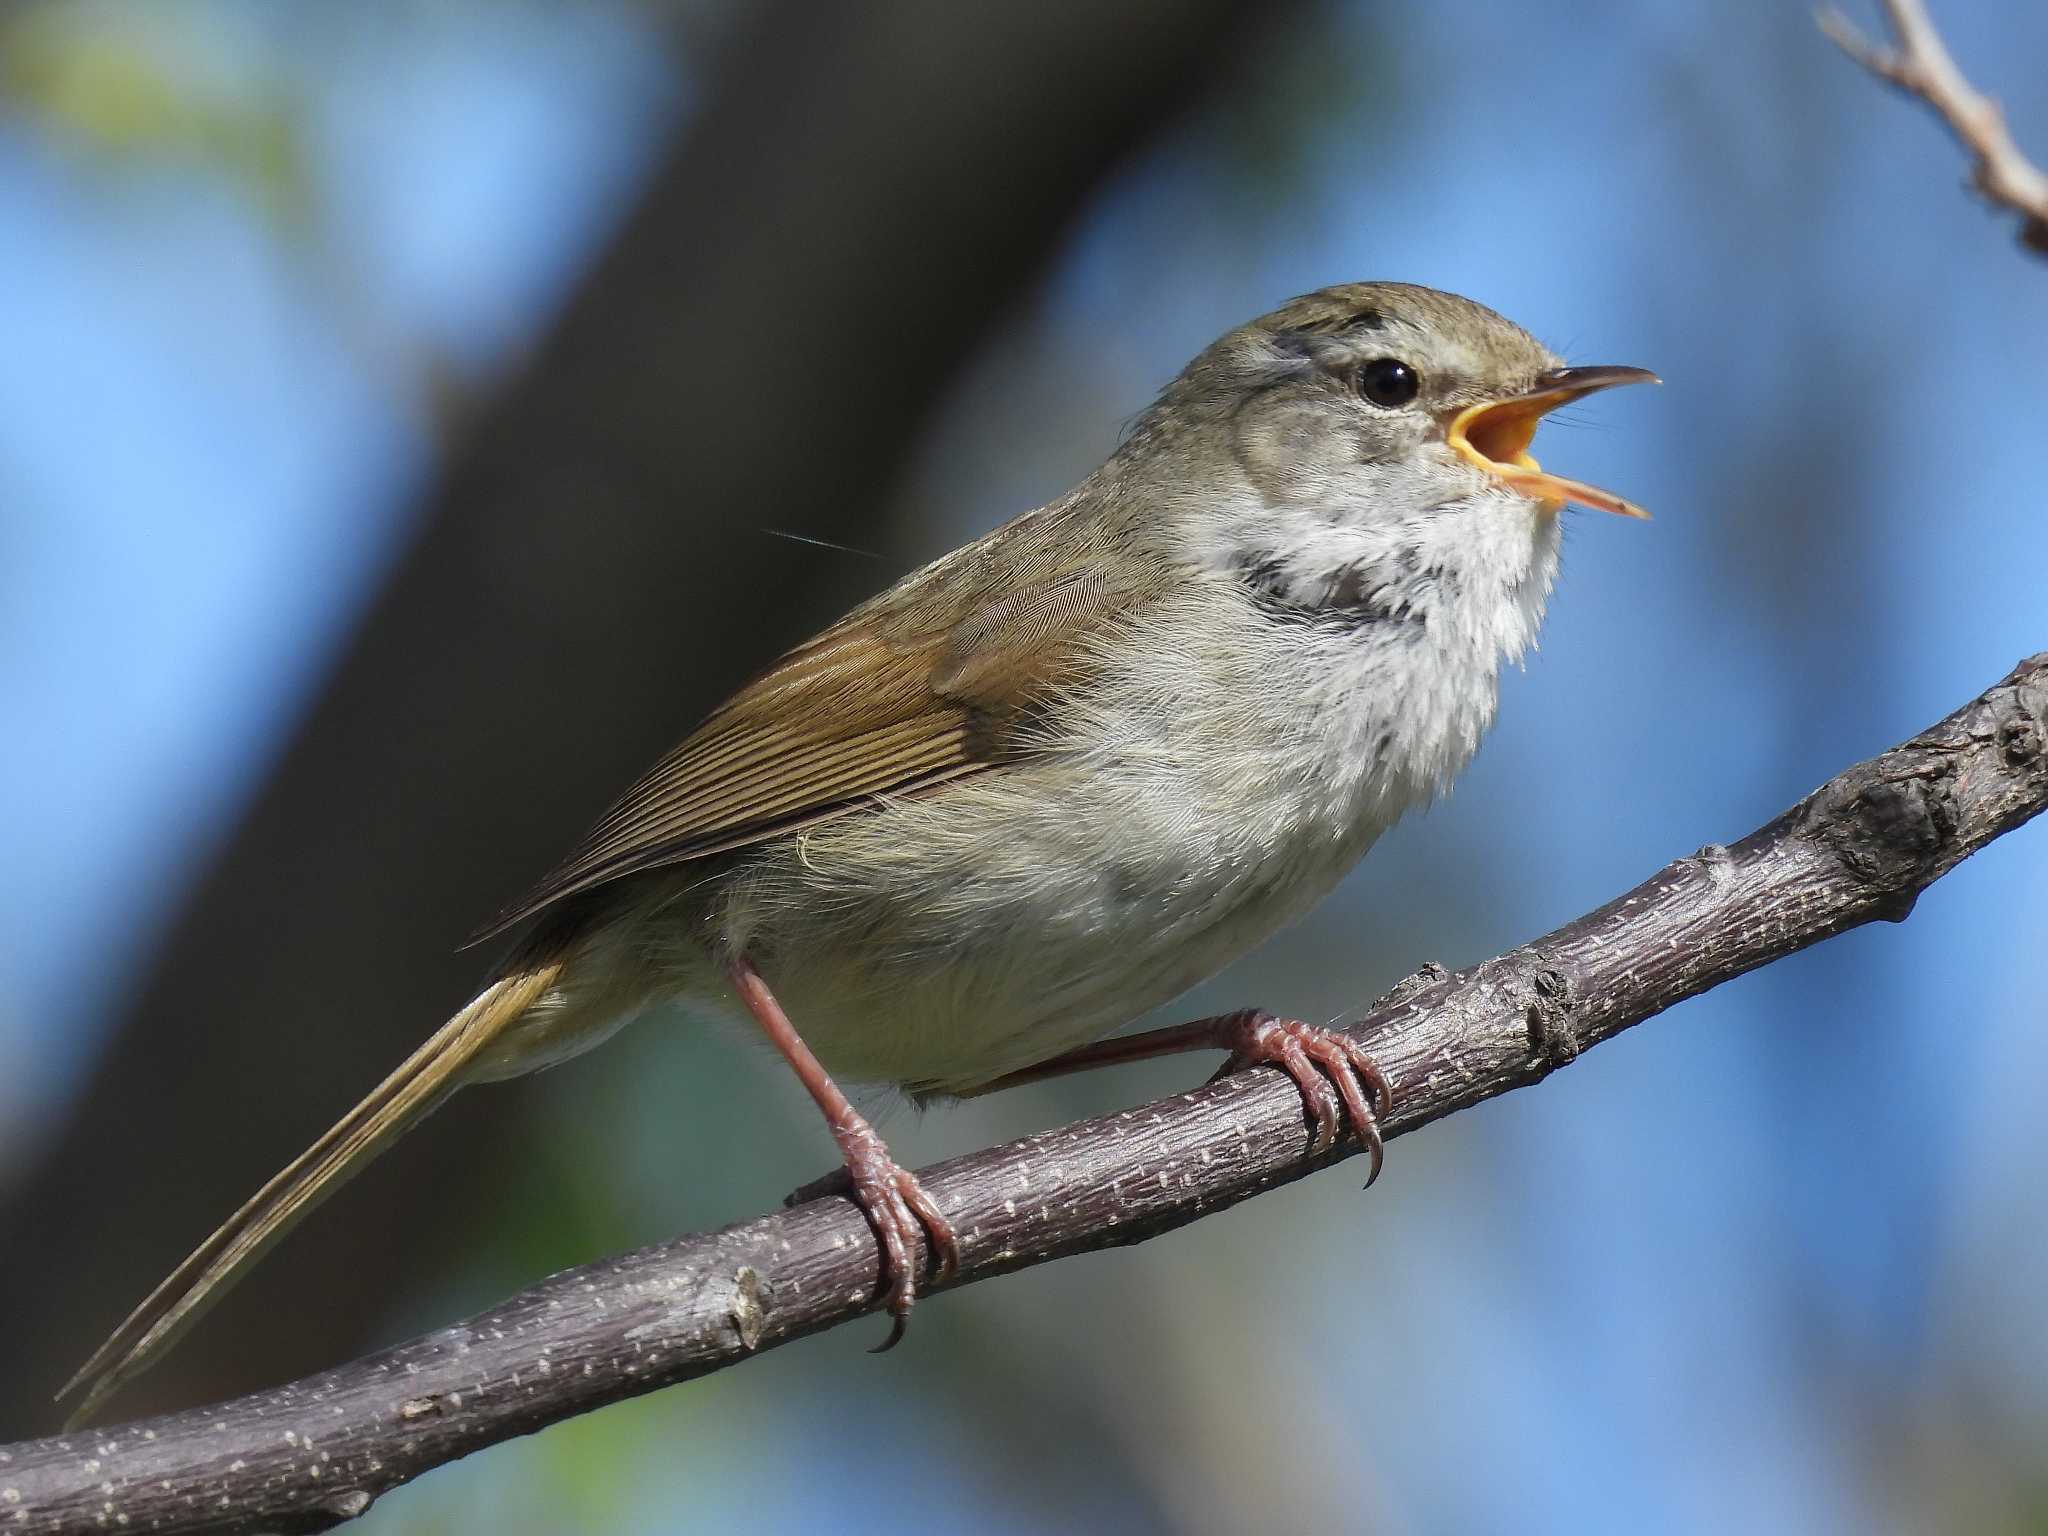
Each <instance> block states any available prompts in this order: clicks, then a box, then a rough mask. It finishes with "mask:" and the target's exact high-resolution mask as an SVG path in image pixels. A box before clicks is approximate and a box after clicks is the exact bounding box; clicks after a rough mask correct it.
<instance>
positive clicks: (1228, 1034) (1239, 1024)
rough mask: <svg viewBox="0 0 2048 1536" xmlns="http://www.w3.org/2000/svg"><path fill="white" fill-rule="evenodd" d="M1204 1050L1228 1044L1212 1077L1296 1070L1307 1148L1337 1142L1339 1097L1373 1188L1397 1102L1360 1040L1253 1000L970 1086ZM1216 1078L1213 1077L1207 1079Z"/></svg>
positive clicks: (998, 1085) (990, 1089)
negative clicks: (1253, 1004)
mask: <svg viewBox="0 0 2048 1536" xmlns="http://www.w3.org/2000/svg"><path fill="white" fill-rule="evenodd" d="M1202 1050H1224V1051H1228V1052H1230V1059H1229V1060H1228V1061H1226V1062H1224V1063H1223V1065H1222V1066H1221V1067H1220V1068H1219V1069H1218V1070H1217V1072H1216V1076H1217V1077H1222V1076H1224V1075H1225V1074H1226V1073H1230V1072H1239V1071H1242V1070H1243V1069H1244V1068H1246V1067H1251V1066H1258V1065H1262V1064H1264V1065H1271V1066H1276V1067H1278V1068H1279V1069H1280V1070H1281V1071H1283V1072H1285V1073H1286V1074H1287V1075H1288V1076H1289V1077H1291V1078H1293V1079H1294V1086H1295V1087H1296V1088H1298V1089H1299V1090H1300V1091H1301V1099H1302V1104H1303V1106H1304V1107H1305V1108H1306V1109H1307V1111H1308V1114H1309V1119H1310V1121H1311V1122H1312V1123H1313V1125H1314V1126H1315V1139H1314V1141H1313V1143H1312V1145H1311V1150H1312V1151H1315V1152H1324V1151H1327V1150H1328V1149H1329V1148H1330V1147H1331V1146H1332V1145H1333V1144H1334V1143H1335V1141H1336V1139H1337V1130H1338V1125H1337V1121H1338V1111H1339V1108H1340V1105H1341V1108H1342V1111H1343V1117H1344V1119H1346V1120H1347V1121H1349V1123H1350V1128H1351V1130H1352V1131H1353V1132H1354V1133H1355V1134H1356V1135H1357V1137H1358V1139H1359V1140H1360V1141H1362V1142H1363V1143H1364V1144H1365V1147H1366V1150H1367V1152H1368V1153H1369V1154H1370V1155H1371V1157H1372V1169H1371V1171H1370V1172H1369V1173H1368V1174H1367V1175H1366V1180H1365V1182H1366V1186H1367V1187H1368V1188H1370V1187H1371V1185H1372V1182H1373V1180H1374V1179H1377V1178H1378V1177H1379V1176H1380V1167H1381V1165H1382V1164H1383V1163H1384V1162H1385V1161H1386V1147H1385V1145H1384V1143H1383V1142H1382V1141H1381V1139H1380V1126H1379V1122H1380V1117H1381V1116H1383V1115H1385V1114H1387V1113H1388V1112H1389V1111H1390V1110H1391V1109H1392V1108H1393V1102H1394V1096H1393V1090H1392V1089H1391V1088H1389V1087H1388V1085H1387V1079H1386V1075H1385V1074H1384V1073H1382V1072H1381V1071H1380V1069H1379V1066H1378V1065H1377V1064H1376V1063H1375V1062H1374V1061H1373V1059H1372V1057H1371V1056H1370V1055H1368V1054H1367V1053H1366V1050H1365V1048H1364V1047H1363V1046H1361V1045H1360V1044H1358V1042H1357V1041H1355V1040H1353V1039H1352V1038H1351V1037H1350V1036H1349V1035H1345V1034H1342V1033H1340V1032H1339V1031H1337V1030H1334V1029H1324V1028H1321V1027H1319V1026H1317V1025H1314V1024H1304V1023H1302V1022H1301V1021H1300V1020H1298V1019H1276V1018H1274V1017H1273V1015H1272V1014H1270V1013H1266V1012H1263V1011H1262V1010H1260V1009H1257V1008H1245V1009H1241V1010H1239V1011H1238V1012H1236V1013H1224V1014H1218V1015H1217V1016H1216V1017H1215V1018H1213V1019H1196V1020H1195V1021H1194V1022H1193V1023H1191V1024H1175V1025H1172V1026H1170V1027H1168V1028H1166V1029H1148V1030H1146V1031H1144V1032H1143V1033H1142V1034H1136V1035H1123V1036H1120V1037H1117V1038H1115V1039H1110V1040H1098V1041H1096V1042H1095V1043H1094V1044H1093V1045H1084V1046H1081V1047H1080V1048H1078V1049H1077V1050H1072V1051H1067V1052H1065V1053H1064V1054H1062V1055H1059V1056H1055V1057H1053V1058H1052V1059H1051V1060H1050V1061H1041V1062H1040V1063H1038V1065H1037V1066H1034V1067H1025V1068H1023V1069H1022V1070H1021V1071H1017V1072H1011V1073H1008V1074H1006V1075H1005V1076H1002V1077H999V1078H997V1079H996V1080H995V1081H994V1082H992V1083H990V1084H988V1085H987V1086H986V1087H983V1088H978V1089H976V1090H975V1092H976V1093H977V1094H983V1093H994V1092H996V1091H997V1090H998V1089H1002V1088H1014V1087H1017V1086H1018V1085H1019V1084H1022V1083H1035V1082H1038V1081H1040V1080H1042V1079H1044V1078H1048V1077H1064V1076H1066V1075H1067V1074H1068V1073H1069V1072H1085V1071H1087V1070H1089V1069H1091V1068H1094V1067H1108V1066H1115V1065H1117V1064H1119V1063H1121V1062H1126V1061H1148V1060H1150V1059H1151V1058H1152V1057H1154V1056H1169V1055H1174V1054H1177V1053H1179V1052H1181V1051H1202ZM1214 1080H1215V1079H1214V1078H1212V1079H1211V1081H1212V1082H1213V1081H1214ZM1333 1085H1334V1087H1333Z"/></svg>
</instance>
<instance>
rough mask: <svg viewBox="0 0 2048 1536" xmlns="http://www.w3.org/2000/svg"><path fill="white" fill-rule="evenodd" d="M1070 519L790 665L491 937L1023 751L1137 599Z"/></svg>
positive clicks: (909, 588) (679, 753) (920, 588)
mask: <svg viewBox="0 0 2048 1536" xmlns="http://www.w3.org/2000/svg"><path fill="white" fill-rule="evenodd" d="M1067 516H1068V514H1066V513H1065V512H1064V511H1062V510H1061V509H1056V508H1045V509H1042V510H1041V511H1039V512H1036V513H1028V514H1026V515H1025V516H1024V517H1022V518H1019V519H1017V520H1016V521H1015V522H1012V523H1010V524H1007V525H1006V526H1004V527H1003V528H999V529H997V530H996V531H995V532H994V533H992V534H990V535H988V536H987V537H986V538H984V539H982V540H980V541H978V542H977V543H975V544H971V545H968V546H967V547H966V548H964V549H962V550H959V551H956V552H955V553H954V554H952V555H949V556H946V557H945V558H944V559H942V560H939V561H937V562H934V563H933V564H932V565H928V566H926V567H925V568H924V569H923V570H921V571H919V572H917V573H916V574H914V575H912V576H910V577H909V578H907V579H906V580H904V581H903V582H901V583H899V584H898V585H897V586H896V587H894V588H892V589H891V590H890V591H889V592H887V593H885V594H883V595H882V596H881V597H878V598H876V599H874V600H872V601H871V602H869V603H866V604H864V605H863V606H862V607H860V608H857V609H855V610H854V611H853V612H852V613H851V614H849V615H847V617H846V618H844V619H842V620H841V621H840V622H839V623H837V624H835V625H834V626H833V627H832V628H830V629H828V630H826V631H825V632H824V633H823V634H821V635H819V636H818V637H817V638H815V639H813V640H811V641H809V642H808V643H807V644H804V645H801V646H799V647H798V648H797V649H795V650H794V651H791V652H790V653H789V654H788V655H786V656H784V657H783V658H782V659H781V660H780V661H778V662H777V663H776V664H775V665H774V666H773V667H771V668H770V669H769V670H768V671H767V672H766V673H764V674H763V675H762V676H760V677H758V678H756V679H755V680H754V681H753V682H751V683H749V684H748V685H747V686H746V687H745V688H742V689H741V690H740V691H739V692H738V693H736V694H734V695H733V697H732V698H731V699H729V700H727V701H726V703H725V704H724V705H722V706H721V707H720V708H719V709H718V710H716V711H715V712H714V713H713V714H712V715H711V716H710V717H709V718H708V719H706V720H705V721H704V723H703V724H702V725H700V726H698V727H697V729H696V730H695V731H693V732H692V733H691V734H690V735H689V736H688V737H687V738H686V739H685V740H684V741H683V743H682V744H681V745H680V746H678V747H677V748H676V749H675V750H674V751H673V752H671V753H669V754H668V756H666V757H664V758H663V759H662V760H661V761H660V762H659V763H657V764H655V766H654V768H653V769H652V770H651V771H650V772H649V773H648V774H647V775H646V777H644V778H643V779H641V780H640V782H639V783H637V784H635V785H634V786H633V787H632V788H631V789H630V790H628V791H627V792H626V794H625V795H624V796H623V797H622V798H621V799H620V800H619V801H618V803H617V804H616V805H614V806H613V807H612V808H611V810H610V811H608V812H607V813H606V814H605V816H604V818H603V820H601V821H599V822H598V824H597V825H596V826H595V827H593V828H591V830H590V832H589V833H588V834H587V835H586V836H585V838H584V840H583V843H582V845H581V846H580V847H578V848H577V849H576V851H575V852H574V853H572V854H571V855H570V856H569V857H568V858H567V859H566V860H564V861H563V862H562V863H561V864H560V865H559V866H557V867H556V869H555V870H554V871H553V873H551V874H549V875H548V876H547V878H546V879H544V880H542V881H541V883H540V884H539V885H538V886H536V887H535V888H534V890H533V892H532V893H531V894H530V895H529V896H527V898H526V899H525V900H524V901H522V902H520V903H519V904H518V905H517V906H514V907H511V908H509V909H507V910H506V911H505V912H504V913H502V914H500V915H499V916H498V917H497V918H495V919H493V920H492V922H491V924H490V925H489V926H488V927H487V928H485V929H484V930H482V931H481V932H480V933H479V934H478V935H477V937H478V938H480V939H481V938H488V937H489V936H491V935H492V934H495V933H499V932H502V931H503V930H504V929H506V928H509V927H511V926H512V925H513V924H514V923H517V922H519V921H520V920H522V919H523V918H527V917H530V916H532V915H533V914H534V913H536V912H538V911H540V910H541V909H542V908H544V907H547V906H551V905H552V904H554V903H555V902H557V901H560V900H561V899H562V898H563V897H565V896H569V895H573V894H574V893H576V892H578V891H584V890H588V889H590V888H591V887H592V886H596V885H601V884H603V883H605V882H606V881H609V880H616V879H618V878H619V877H620V876H622V875H628V874H632V873H635V872H637V871H640V870H646V869H653V868H657V867H659V866H662V865H666V864H677V863H682V862H684V861H686V860H690V859H696V858H702V857H704V856H706V855H708V854H713V853H723V852H726V851H728V850H730V849H734V848H741V847H745V846H746V845H748V844H750V843H757V842H760V841H762V840H764V839H766V838H771V837H775V836H777V835H779V834H782V833H785V832H789V831H792V830H794V829H796V828H799V827H803V826H808V825H812V824H814V823H817V822H820V821H824V820H828V819H830V818H832V817H836V816H844V815H847V814H849V813H851V812H854V811H858V810H860V809H862V808H864V807H868V806H872V805H874V804H875V803H876V797H877V796H882V795H903V794H914V793H917V792H918V791H920V790H924V789H928V788H930V787H931V786H933V785H935V784H939V783H942V782H944V781H945V780H948V779H954V778H958V777H960V776H962V775H964V774H971V773H979V772H984V771H986V770H987V769H989V768H992V767H995V766H997V765H999V764H1001V763H1004V762H1009V761H1013V760H1015V759H1016V758H1017V757H1018V756H1019V755H1021V754H1023V753H1025V752H1028V751H1029V750H1031V747H1030V731H1029V725H1030V722H1031V721H1032V720H1033V718H1034V717H1035V714H1036V707H1037V706H1039V705H1041V704H1042V703H1043V702H1044V701H1045V700H1046V699H1047V698H1048V697H1050V696H1051V694H1052V692H1053V691H1054V688H1055V685H1056V680H1057V682H1058V683H1059V684H1064V685H1071V683H1072V681H1073V680H1075V678H1076V677H1077V676H1078V672H1079V669H1081V668H1083V667H1085V666H1086V665H1087V655H1088V651H1087V647H1086V641H1087V639H1088V638H1089V637H1090V636H1092V635H1094V634H1097V633H1099V632H1101V631H1102V630H1103V629H1104V628H1106V627H1108V626H1109V625H1111V624H1114V623H1116V622H1119V619H1120V617H1122V618H1128V617H1129V616H1130V615H1131V614H1132V612H1133V611H1134V609H1135V608H1136V606H1137V605H1138V604H1139V603H1140V602H1142V601H1143V598H1144V591H1143V590H1139V589H1140V588H1144V587H1147V586H1149V583H1146V582H1143V581H1133V580H1131V579H1128V578H1127V579H1125V580H1123V581H1121V582H1119V581H1116V580H1113V579H1112V578H1111V577H1109V576H1108V575H1107V574H1105V571H1104V568H1103V565H1102V563H1101V562H1100V561H1099V560H1097V559H1096V558H1094V552H1095V547H1096V546H1095V542H1094V540H1093V539H1092V538H1090V537H1089V536H1088V535H1087V534H1086V533H1081V532H1077V531H1076V530H1074V529H1073V528H1072V526H1071V524H1067V525H1066V536H1065V537H1062V536H1061V530H1062V524H1063V521H1064V519H1065V518H1066V517H1067Z"/></svg>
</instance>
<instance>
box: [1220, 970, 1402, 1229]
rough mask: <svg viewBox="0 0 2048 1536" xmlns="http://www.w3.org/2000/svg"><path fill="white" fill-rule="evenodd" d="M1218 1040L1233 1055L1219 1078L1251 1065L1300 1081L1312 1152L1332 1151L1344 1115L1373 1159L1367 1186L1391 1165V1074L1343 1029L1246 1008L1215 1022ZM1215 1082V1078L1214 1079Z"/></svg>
mask: <svg viewBox="0 0 2048 1536" xmlns="http://www.w3.org/2000/svg"><path fill="white" fill-rule="evenodd" d="M1214 1025H1215V1028H1216V1041H1217V1043H1218V1044H1219V1045H1223V1046H1226V1047H1227V1048H1228V1049H1229V1051H1230V1057H1229V1059H1228V1060H1226V1061H1225V1062H1224V1063H1223V1065H1222V1066H1221V1067H1219V1068H1218V1069H1217V1071H1216V1076H1217V1077H1223V1076H1226V1075H1227V1074H1229V1073H1232V1072H1241V1071H1243V1070H1244V1069H1245V1068H1246V1067H1251V1066H1259V1065H1267V1064H1269V1065H1272V1066H1276V1067H1278V1068H1279V1069H1280V1070H1281V1071H1283V1072H1285V1073H1286V1074H1287V1075H1288V1076H1289V1077H1291V1078H1293V1079H1294V1086H1295V1087H1296V1088H1298V1089H1300V1090H1301V1100H1302V1106H1303V1108H1305V1109H1306V1110H1307V1111H1308V1116H1309V1121H1310V1123H1311V1124H1312V1125H1313V1126H1314V1128H1315V1134H1314V1139H1313V1141H1312V1142H1311V1144H1310V1148H1309V1150H1310V1151H1311V1152H1312V1153H1322V1152H1327V1151H1328V1150H1329V1149H1330V1148H1331V1147H1332V1146H1333V1145H1335V1143H1336V1140H1337V1131H1338V1122H1339V1113H1340V1109H1341V1113H1342V1118H1343V1119H1344V1120H1345V1121H1348V1122H1349V1124H1350V1129H1351V1131H1352V1134H1354V1135H1355V1136H1357V1137H1358V1139H1359V1140H1360V1141H1361V1142H1363V1143H1364V1144H1365V1149H1366V1152H1367V1154H1368V1155H1369V1156H1370V1157H1371V1158H1372V1168H1371V1171H1370V1172H1369V1173H1368V1174H1367V1175H1366V1179H1365V1186H1366V1188H1367V1189H1370V1188H1372V1184H1373V1180H1375V1179H1377V1178H1378V1177H1379V1176H1380V1168H1381V1165H1382V1164H1383V1163H1384V1162H1385V1161H1386V1146H1385V1144H1384V1143H1383V1142H1382V1140H1381V1139H1380V1120H1381V1118H1382V1117H1383V1116H1385V1115H1387V1114H1388V1113H1389V1112H1390V1111H1391V1110H1392V1109H1393V1105H1394V1094H1393V1090H1392V1089H1391V1088H1390V1087H1389V1086H1388V1085H1387V1079H1386V1074H1384V1073H1383V1072H1381V1071H1380V1069H1379V1065H1378V1063H1376V1062H1375V1061H1374V1060H1373V1059H1372V1057H1371V1056H1370V1055H1369V1054H1368V1053H1367V1052H1366V1049H1365V1047H1364V1046H1362V1045H1360V1044H1359V1043H1358V1042H1357V1041H1356V1040H1353V1039H1352V1038H1351V1037H1350V1036H1349V1035H1347V1034H1344V1033H1343V1032H1342V1031H1340V1030H1336V1029H1328V1028H1324V1027H1323V1026H1320V1025H1316V1024H1304V1023H1302V1022H1301V1021H1300V1020H1299V1019H1278V1018H1275V1017H1274V1016H1273V1015H1272V1014H1270V1013H1267V1012H1265V1011H1264V1010H1263V1009H1258V1008H1246V1009H1244V1010H1243V1011H1241V1012H1238V1013H1232V1014H1225V1015H1224V1016H1223V1017H1221V1018H1219V1019H1216V1020H1215V1021H1214ZM1211 1081H1214V1079H1211Z"/></svg>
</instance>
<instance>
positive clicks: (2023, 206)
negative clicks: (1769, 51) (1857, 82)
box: [1820, 0, 2048, 255]
mask: <svg viewBox="0 0 2048 1536" xmlns="http://www.w3.org/2000/svg"><path fill="white" fill-rule="evenodd" d="M1884 8H1885V14H1886V15H1887V16H1888V17H1889V18H1890V19H1891V24H1892V32H1893V34H1894V35H1895V36H1896V37H1897V38H1898V43H1899V45H1898V47H1897V48H1896V49H1887V48H1883V47H1880V46H1879V45H1878V44H1876V43H1874V42H1872V41H1871V40H1870V39H1869V38H1867V37H1865V36H1864V35H1863V34H1862V33H1861V32H1859V31H1858V30H1857V29H1856V27H1855V24H1854V23H1852V22H1851V21H1850V20H1849V18H1848V17H1846V16H1844V15H1843V14H1842V13H1841V12H1840V11H1838V10H1835V9H1834V8H1833V7H1829V8H1827V9H1825V10H1823V11H1822V12H1821V13H1820V28H1821V30H1822V31H1823V32H1825V33H1827V35H1828V36H1829V37H1830V38H1832V39H1833V40H1834V42H1835V44H1836V46H1837V47H1839V48H1840V49H1841V50H1842V52H1844V53H1846V54H1848V55H1849V57H1850V58H1852V59H1854V60H1855V61H1856V62H1857V63H1858V64H1861V65H1862V66H1863V67H1864V68H1865V69H1867V70H1869V71H1870V72H1871V73H1872V74H1874V75H1876V76H1877V77H1878V78H1879V79H1881V80H1889V81H1890V82H1891V83H1892V84H1893V85H1895V86H1897V87H1898V88H1899V89H1900V90H1902V91H1904V92H1906V93H1907V94H1908V95H1910V96H1917V97H1918V98H1919V99H1920V100H1922V101H1924V102H1926V103H1927V105H1928V106H1930V107H1932V108H1933V109H1934V110H1935V111H1936V112H1937V113H1939V114H1940V116H1941V118H1942V120H1943V121H1944V122H1946V123H1947V124H1948V126H1949V130H1950V132H1952V133H1954V134H1955V136H1956V137H1957V138H1958V139H1960V140H1961V141H1962V144H1963V147H1964V148H1965V149H1967V150H1968V151H1969V152H1970V154H1971V156H1972V157H1973V162H1974V163H1973V164H1972V166H1971V169H1970V179H1971V181H1972V183H1973V184H1974V185H1975V186H1976V188H1977V190H1978V191H1979V192H1981V193H1982V194H1983V195H1984V196H1985V197H1986V198H1987V199H1989V200H1990V201H1991V202H1993V203H1996V204H1998V205H1999V206H2000V207H2004V208H2009V209H2011V210H2012V211H2013V212H2014V213H2017V214H2018V215H2019V216H2020V221H2021V222H2020V243H2021V244H2023V245H2025V246H2027V247H2028V248H2029V249H2031V250H2034V251H2038V252H2040V253H2041V254H2042V255H2048V175H2043V174H2042V172H2041V170H2040V168H2039V167H2037V166H2036V165H2034V164H2033V162H2032V161H2030V160H2028V159H2027V157H2026V156H2025V155H2023V154H2021V153H2020V148H2019V146H2018V145H2017V144H2015V143H2013V141H2012V135H2011V133H2009V132H2008V131H2007V130H2006V126H2005V114H2004V113H2003V112H2001V111H2000V110H1999V107H1998V103H1997V102H1996V101H1994V100H1992V99H1991V98H1990V97H1989V96H1986V95H1983V94H1982V93H1981V92H1979V91H1977V90H1975V89H1973V88H1972V87H1971V85H1970V82H1969V81H1968V80H1966V79H1964V78H1963V72H1962V71H1961V70H1960V69H1958V68H1956V61H1955V60H1954V59H1953V58H1951V57H1950V56H1949V51H1948V49H1947V47H1946V46H1945V45H1944V44H1943V43H1942V40H1941V34H1940V33H1939V32H1937V31H1936V30H1935V28H1934V23H1933V21H1932V20H1930V19H1929V18H1928V15H1927V8H1926V7H1925V6H1924V5H1922V4H1921V3H1920V0H1884Z"/></svg>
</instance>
